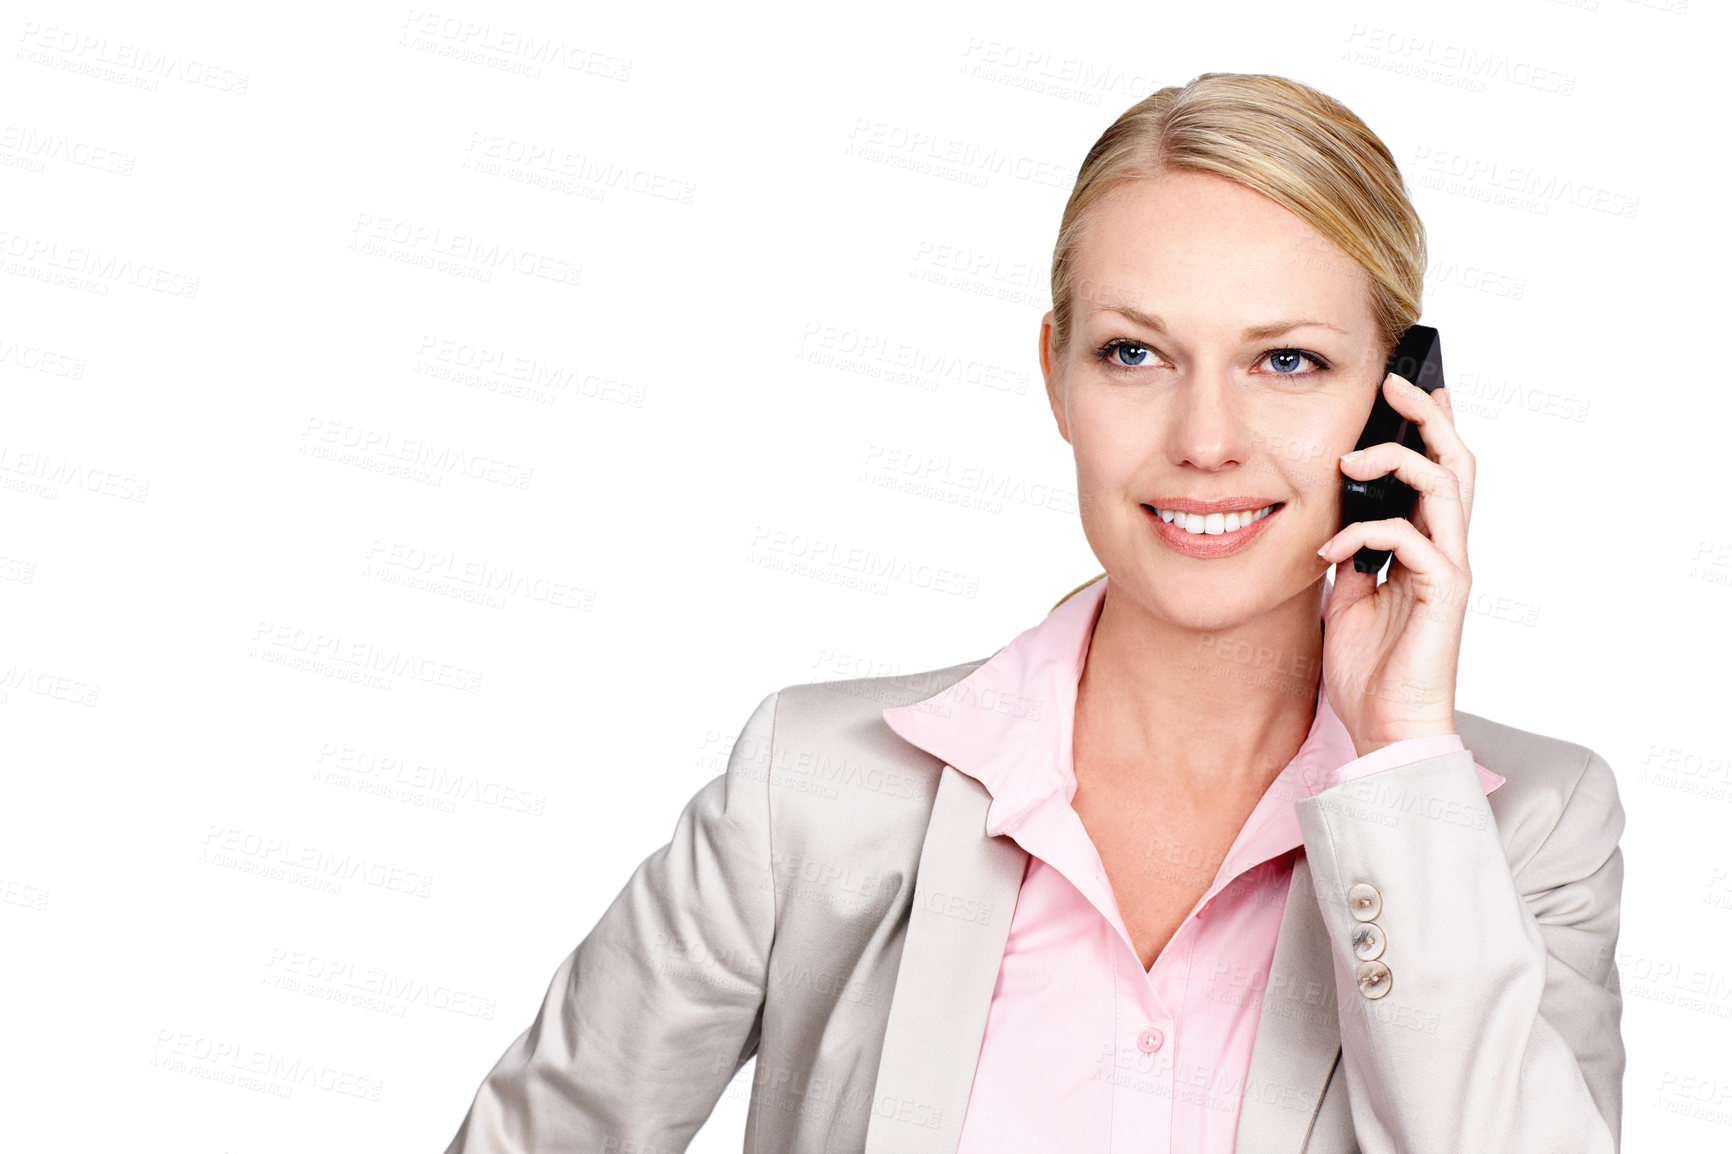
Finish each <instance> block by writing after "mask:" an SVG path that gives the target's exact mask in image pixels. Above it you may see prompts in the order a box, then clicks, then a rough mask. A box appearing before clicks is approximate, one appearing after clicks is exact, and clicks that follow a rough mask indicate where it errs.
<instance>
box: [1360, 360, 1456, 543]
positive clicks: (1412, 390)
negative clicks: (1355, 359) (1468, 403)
mask: <svg viewBox="0 0 1732 1154" xmlns="http://www.w3.org/2000/svg"><path fill="white" fill-rule="evenodd" d="M1441 391H1442V390H1441V389H1440V390H1439V392H1441ZM1383 395H1384V396H1385V397H1387V398H1389V403H1390V404H1391V405H1392V406H1394V408H1395V411H1396V412H1398V413H1400V414H1401V415H1402V416H1404V417H1406V418H1407V419H1408V420H1410V421H1412V422H1413V423H1414V424H1415V425H1416V426H1418V428H1419V436H1420V440H1422V441H1423V442H1424V443H1425V448H1426V454H1425V455H1426V456H1428V457H1430V458H1431V459H1432V460H1435V461H1437V462H1438V463H1439V464H1442V465H1445V466H1447V467H1448V468H1449V470H1450V471H1451V472H1453V473H1454V474H1455V475H1456V478H1457V480H1459V481H1460V483H1461V506H1462V512H1463V514H1464V517H1465V518H1467V519H1471V518H1472V517H1473V482H1474V475H1475V474H1474V467H1475V462H1474V457H1473V453H1472V452H1471V451H1470V450H1469V449H1468V447H1467V444H1466V443H1465V442H1464V441H1462V439H1461V434H1460V433H1458V432H1456V429H1455V422H1454V420H1453V419H1451V415H1448V414H1446V413H1445V411H1444V408H1443V406H1444V405H1445V404H1447V403H1448V402H1447V400H1445V401H1439V400H1438V399H1437V397H1436V396H1435V395H1434V394H1431V393H1427V392H1426V391H1425V390H1424V389H1422V388H1420V387H1419V386H1418V385H1416V384H1414V383H1413V382H1411V381H1409V380H1407V379H1406V378H1405V377H1402V376H1400V375H1399V374H1396V373H1390V374H1389V376H1388V377H1386V378H1384V382H1383Z"/></svg>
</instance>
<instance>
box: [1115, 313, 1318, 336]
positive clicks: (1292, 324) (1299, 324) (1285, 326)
mask: <svg viewBox="0 0 1732 1154" xmlns="http://www.w3.org/2000/svg"><path fill="white" fill-rule="evenodd" d="M1095 311H1096V312H1113V313H1118V314H1119V315H1121V316H1124V317H1128V318H1129V319H1131V320H1133V321H1135V322H1136V323H1137V324H1139V325H1142V326H1143V327H1144V328H1146V329H1154V330H1155V331H1156V332H1158V333H1164V332H1166V331H1167V326H1166V323H1165V322H1164V321H1162V320H1161V318H1160V317H1158V316H1156V315H1154V314H1153V313H1145V312H1143V311H1142V310H1141V309H1139V308H1137V307H1136V306H1134V305H1102V306H1101V307H1100V308H1099V309H1097V310H1095ZM1303 328H1319V329H1329V330H1331V331H1333V332H1338V333H1341V334H1342V335H1343V336H1345V335H1347V330H1345V329H1342V328H1338V327H1337V326H1335V325H1332V324H1330V323H1329V322H1328V321H1271V322H1270V323H1269V324H1266V325H1252V326H1251V327H1250V328H1248V329H1246V330H1245V332H1244V339H1245V340H1248V341H1266V340H1268V339H1269V338H1270V337H1278V336H1280V335H1281V334H1282V333H1290V332H1292V331H1293V330H1294V329H1303Z"/></svg>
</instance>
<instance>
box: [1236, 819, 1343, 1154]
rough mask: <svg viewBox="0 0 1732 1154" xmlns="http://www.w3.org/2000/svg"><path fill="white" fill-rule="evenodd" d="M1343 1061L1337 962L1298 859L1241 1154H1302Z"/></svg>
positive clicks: (1249, 1084) (1261, 1026)
mask: <svg viewBox="0 0 1732 1154" xmlns="http://www.w3.org/2000/svg"><path fill="white" fill-rule="evenodd" d="M1340 1053H1341V1023H1340V1019H1339V1018H1337V1017H1336V1006H1335V972H1334V956H1333V955H1332V954H1331V952H1330V945H1329V934H1328V930H1327V928H1326V927H1325V926H1324V924H1323V914H1322V912H1321V911H1320V910H1319V909H1318V908H1317V897H1316V894H1315V892H1314V891H1313V888H1312V883H1311V867H1310V865H1309V864H1308V863H1307V862H1306V860H1305V854H1304V853H1303V852H1300V853H1299V854H1297V855H1296V856H1295V857H1294V861H1293V880H1292V882H1291V883H1290V884H1289V885H1288V887H1287V908H1286V911H1285V912H1284V913H1283V914H1282V916H1281V932H1280V936H1279V937H1278V938H1277V939H1276V944H1275V958H1274V961H1273V962H1272V963H1271V965H1270V973H1269V984H1268V987H1267V989H1266V990H1265V991H1264V994H1263V1009H1262V1011H1261V1013H1260V1014H1259V1016H1258V1018H1257V1038H1256V1041H1255V1042H1254V1043H1253V1044H1252V1047H1251V1067H1250V1070H1249V1071H1248V1072H1247V1073H1246V1076H1245V1092H1244V1096H1243V1098H1242V1099H1241V1100H1240V1103H1239V1129H1238V1135H1237V1137H1236V1138H1235V1139H1234V1141H1233V1150H1234V1152H1235V1154H1299V1152H1300V1151H1301V1150H1303V1149H1304V1145H1305V1141H1306V1138H1307V1136H1308V1135H1309V1133H1310V1131H1311V1124H1312V1120H1313V1119H1314V1118H1315V1117H1316V1115H1317V1109H1318V1106H1319V1105H1320V1104H1321V1102H1322V1099H1323V1090H1324V1088H1325V1087H1326V1086H1327V1085H1328V1083H1329V1075H1330V1074H1331V1073H1332V1072H1333V1071H1334V1069H1335V1062H1336V1059H1337V1058H1338V1056H1339V1055H1340Z"/></svg>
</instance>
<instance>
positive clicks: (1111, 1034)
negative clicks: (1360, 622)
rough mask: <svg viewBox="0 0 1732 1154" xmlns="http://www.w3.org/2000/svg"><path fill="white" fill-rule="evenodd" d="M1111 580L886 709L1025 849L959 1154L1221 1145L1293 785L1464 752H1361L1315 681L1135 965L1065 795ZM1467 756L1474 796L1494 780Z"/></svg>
mask: <svg viewBox="0 0 1732 1154" xmlns="http://www.w3.org/2000/svg"><path fill="white" fill-rule="evenodd" d="M1106 584H1107V583H1106V579H1105V578H1104V577H1103V578H1101V579H1100V580H1098V581H1096V582H1095V583H1094V584H1092V585H1090V586H1088V587H1087V588H1086V589H1083V590H1081V591H1080V592H1078V593H1076V594H1075V595H1074V596H1072V597H1071V598H1070V599H1069V600H1067V601H1065V602H1064V603H1063V604H1062V605H1060V606H1058V607H1057V608H1055V609H1054V610H1053V611H1052V612H1051V613H1050V614H1048V615H1047V617H1046V619H1045V620H1044V621H1042V622H1041V623H1040V624H1038V625H1035V626H1034V627H1032V628H1030V629H1028V630H1026V631H1025V632H1024V633H1022V634H1021V635H1020V636H1019V637H1017V638H1016V639H1015V640H1014V641H1012V642H1011V643H1010V644H1009V645H1007V646H1005V647H1004V648H1003V649H1001V650H999V652H998V653H997V654H995V655H994V656H993V657H992V658H991V659H990V660H988V661H986V662H985V663H983V664H982V665H981V666H980V667H979V668H977V669H976V670H975V671H974V672H973V673H971V674H970V675H969V676H968V677H966V678H964V679H963V680H962V681H960V682H958V683H957V684H956V685H954V686H951V687H950V688H949V689H946V690H944V691H943V692H941V693H939V694H937V695H935V696H933V697H930V698H927V699H926V700H924V701H920V702H917V703H915V704H913V705H907V706H901V707H898V708H893V709H886V710H884V711H883V715H884V719H885V721H886V722H887V723H889V725H890V727H891V728H892V729H894V730H895V731H896V732H897V733H898V734H900V735H901V736H902V737H904V738H905V739H907V740H908V741H910V742H912V743H913V744H914V745H917V746H919V747H920V748H922V749H924V750H926V751H927V752H928V753H931V754H933V755H934V756H936V757H938V758H940V759H942V760H943V761H944V762H945V763H946V764H948V765H952V766H955V767H956V768H957V769H958V770H960V771H962V772H963V773H966V774H968V775H969V776H971V777H973V778H975V779H977V780H978V781H979V782H980V783H981V784H982V785H984V786H985V787H986V789H987V791H988V792H989V793H990V794H991V796H992V803H991V806H990V807H989V809H988V811H987V818H986V832H987V833H988V834H990V835H995V836H996V835H1005V836H1008V837H1011V838H1013V839H1015V841H1016V842H1017V844H1018V845H1020V846H1022V848H1023V849H1025V850H1027V851H1028V854H1029V859H1028V866H1027V870H1026V872H1025V873H1024V875H1023V881H1022V888H1021V890H1020V892H1019V894H1018V896H1017V903H1016V909H1015V911H1014V913H1013V914H1012V916H1011V923H1010V936H1009V939H1008V941H1007V942H1006V944H1005V949H1004V958H1003V960H1002V961H1001V962H1000V964H999V972H998V983H997V986H996V988H995V989H994V990H993V994H992V1003H991V1006H990V1009H989V1010H988V1013H987V1020H986V1031H985V1035H984V1037H983V1038H982V1041H981V1048H980V1058H979V1062H978V1064H977V1065H976V1067H975V1073H974V1085H973V1089H972V1091H971V1093H970V1096H969V1100H968V1109H967V1112H966V1114H965V1115H964V1116H963V1123H962V1138H961V1141H960V1143H959V1144H958V1146H957V1149H958V1151H959V1154H1024V1152H1026V1154H1051V1152H1052V1151H1055V1150H1065V1151H1077V1152H1084V1151H1090V1152H1092V1151H1113V1152H1125V1154H1129V1152H1131V1151H1136V1152H1138V1154H1154V1152H1166V1151H1185V1152H1190V1154H1231V1151H1232V1149H1233V1141H1234V1136H1235V1134H1236V1132H1237V1130H1238V1121H1239V1102H1240V1099H1241V1097H1242V1095H1243V1091H1244V1083H1245V1075H1246V1072H1247V1071H1248V1069H1249V1068H1250V1063H1251V1047H1252V1044H1253V1042H1254V1041H1255V1038H1256V1032H1257V1019H1258V1013H1259V1011H1260V1010H1261V1008H1262V1005H1263V991H1264V987H1265V985H1266V983H1267V981H1268V976H1269V968H1270V963H1271V961H1272V959H1273V958H1274V955H1275V940H1276V937H1277V934H1278V933H1279V930H1280V926H1281V915H1282V913H1283V911H1284V910H1285V908H1286V904H1287V888H1288V882H1289V879H1290V877H1291V874H1292V870H1293V860H1294V857H1295V855H1296V854H1298V853H1303V852H1304V849H1303V846H1302V842H1303V839H1302V837H1301V835H1300V831H1299V823H1298V819H1297V817H1296V816H1295V815H1294V812H1293V802H1294V800H1295V799H1297V798H1300V797H1310V796H1312V795H1314V794H1317V793H1319V792H1321V791H1322V790H1324V789H1327V788H1329V787H1330V786H1332V785H1338V784H1340V783H1342V782H1346V781H1350V780H1353V779H1355V778H1359V777H1363V776H1365V775H1366V774H1370V773H1375V772H1377V771H1379V770H1383V769H1391V768H1394V767H1395V766H1399V765H1406V764H1409V763H1411V762H1414V761H1419V760H1422V759H1424V758H1428V757H1435V756H1437V755H1439V754H1442V753H1448V752H1451V751H1454V750H1459V749H1461V748H1462V743H1461V739H1460V738H1459V737H1458V736H1456V735H1453V734H1452V735H1449V736H1447V737H1422V738H1413V739H1410V740H1408V741H1400V742H1396V743H1395V744H1393V745H1388V746H1385V747H1384V748H1382V749H1379V750H1375V751H1374V752H1372V753H1370V754H1367V755H1366V756H1364V757H1360V758H1355V757H1354V750H1353V743H1352V741H1351V740H1350V739H1349V737H1348V735H1347V730H1346V728H1345V727H1344V726H1343V725H1342V724H1341V721H1340V719H1339V718H1337V717H1336V716H1335V714H1334V712H1333V711H1332V710H1331V709H1330V708H1329V703H1328V699H1327V697H1326V695H1325V694H1324V693H1323V691H1322V688H1321V687H1319V689H1318V693H1317V714H1316V718H1315V720H1314V721H1313V722H1312V725H1311V731H1310V733H1309V734H1307V736H1306V738H1305V742H1304V744H1303V745H1301V746H1300V748H1299V752H1298V753H1297V754H1295V755H1294V757H1293V760H1292V761H1291V762H1289V763H1288V764H1287V766H1286V768H1285V769H1283V770H1282V771H1281V773H1280V775H1279V776H1278V777H1277V778H1276V779H1275V780H1274V782H1273V784H1271V785H1270V786H1269V788H1268V790H1267V792H1265V793H1264V795H1263V797H1262V798H1261V799H1260V800H1259V801H1258V803H1257V806H1256V808H1255V809H1253V810H1252V812H1251V815H1250V817H1249V818H1247V819H1246V821H1245V824H1244V826H1243V827H1242V828H1241V829H1240V831H1239V835H1238V837H1237V838H1236V839H1235V840H1234V842H1233V845H1232V847H1231V848H1230V849H1229V850H1228V851H1227V856H1226V857H1225V858H1224V859H1223V860H1222V862H1221V867H1220V869H1219V870H1218V871H1217V872H1216V874H1215V879H1214V881H1213V882H1211V883H1210V885H1209V888H1208V890H1207V891H1206V892H1205V893H1204V894H1203V896H1202V897H1201V898H1200V899H1198V901H1197V905H1196V906H1195V907H1194V908H1193V909H1192V910H1191V912H1190V914H1189V916H1187V918H1186V919H1185V921H1184V922H1183V923H1182V924H1181V925H1180V926H1179V928H1178V930H1177V932H1175V933H1174V934H1173V937H1172V939H1171V940H1170V941H1169V942H1168V943H1167V945H1166V948H1165V949H1163V950H1162V951H1161V954H1160V956H1159V957H1158V958H1156V959H1155V964H1154V966H1153V967H1151V968H1150V969H1149V970H1147V971H1145V970H1144V969H1143V967H1142V963H1141V961H1140V960H1139V959H1138V957H1137V953H1136V950H1135V948H1134V947H1133V946H1132V944H1131V939H1130V935H1129V934H1128V933H1127V932H1126V930H1125V926H1124V921H1123V919H1122V918H1121V916H1120V913H1119V907H1118V903H1117V901H1116V900H1115V899H1114V897H1113V892H1112V886H1111V884H1110V882H1109V881H1108V879H1107V875H1106V871H1105V869H1104V868H1103V867H1102V865H1101V859H1100V854H1099V853H1098V852H1097V850H1096V849H1095V846H1094V843H1093V842H1092V841H1091V840H1090V838H1089V836H1088V831H1087V830H1086V829H1085V828H1084V827H1083V824H1082V819H1081V818H1079V817H1078V816H1077V814H1076V811H1075V810H1073V809H1072V808H1071V806H1070V802H1071V798H1072V796H1074V795H1075V793H1076V775H1075V772H1074V770H1073V768H1072V761H1071V737H1072V729H1073V725H1074V721H1075V713H1076V694H1077V682H1078V681H1079V680H1080V678H1081V676H1082V671H1083V663H1084V660H1085V659H1086V657H1087V654H1088V644H1089V639H1090V638H1091V637H1092V636H1093V633H1094V624H1095V619H1096V617H1097V615H1098V613H1099V610H1100V606H1101V603H1102V601H1103V600H1104V598H1105V595H1106ZM1324 604H1325V605H1327V604H1328V594H1327V592H1325V595H1324ZM1247 672H1250V673H1253V674H1254V673H1255V672H1256V669H1255V668H1251V669H1248V670H1247ZM1475 768H1477V769H1478V770H1479V774H1480V779H1481V782H1482V784H1483V785H1484V786H1485V787H1486V792H1487V793H1490V792H1491V791H1492V790H1493V789H1496V788H1497V787H1498V786H1499V785H1502V784H1503V780H1504V779H1503V778H1501V777H1499V776H1498V775H1497V774H1495V773H1492V772H1491V771H1490V770H1488V769H1486V768H1485V767H1483V766H1478V765H1476V767H1475ZM1153 848H1154V849H1155V850H1156V851H1157V852H1165V853H1166V854H1167V855H1168V860H1169V861H1171V862H1173V864H1174V866H1175V867H1177V868H1183V867H1185V866H1187V865H1189V864H1190V863H1188V862H1187V861H1186V860H1185V848H1186V847H1184V846H1181V845H1173V846H1170V847H1169V846H1155V847H1153ZM1217 899H1219V900H1217ZM1320 993H1321V992H1320Z"/></svg>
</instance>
